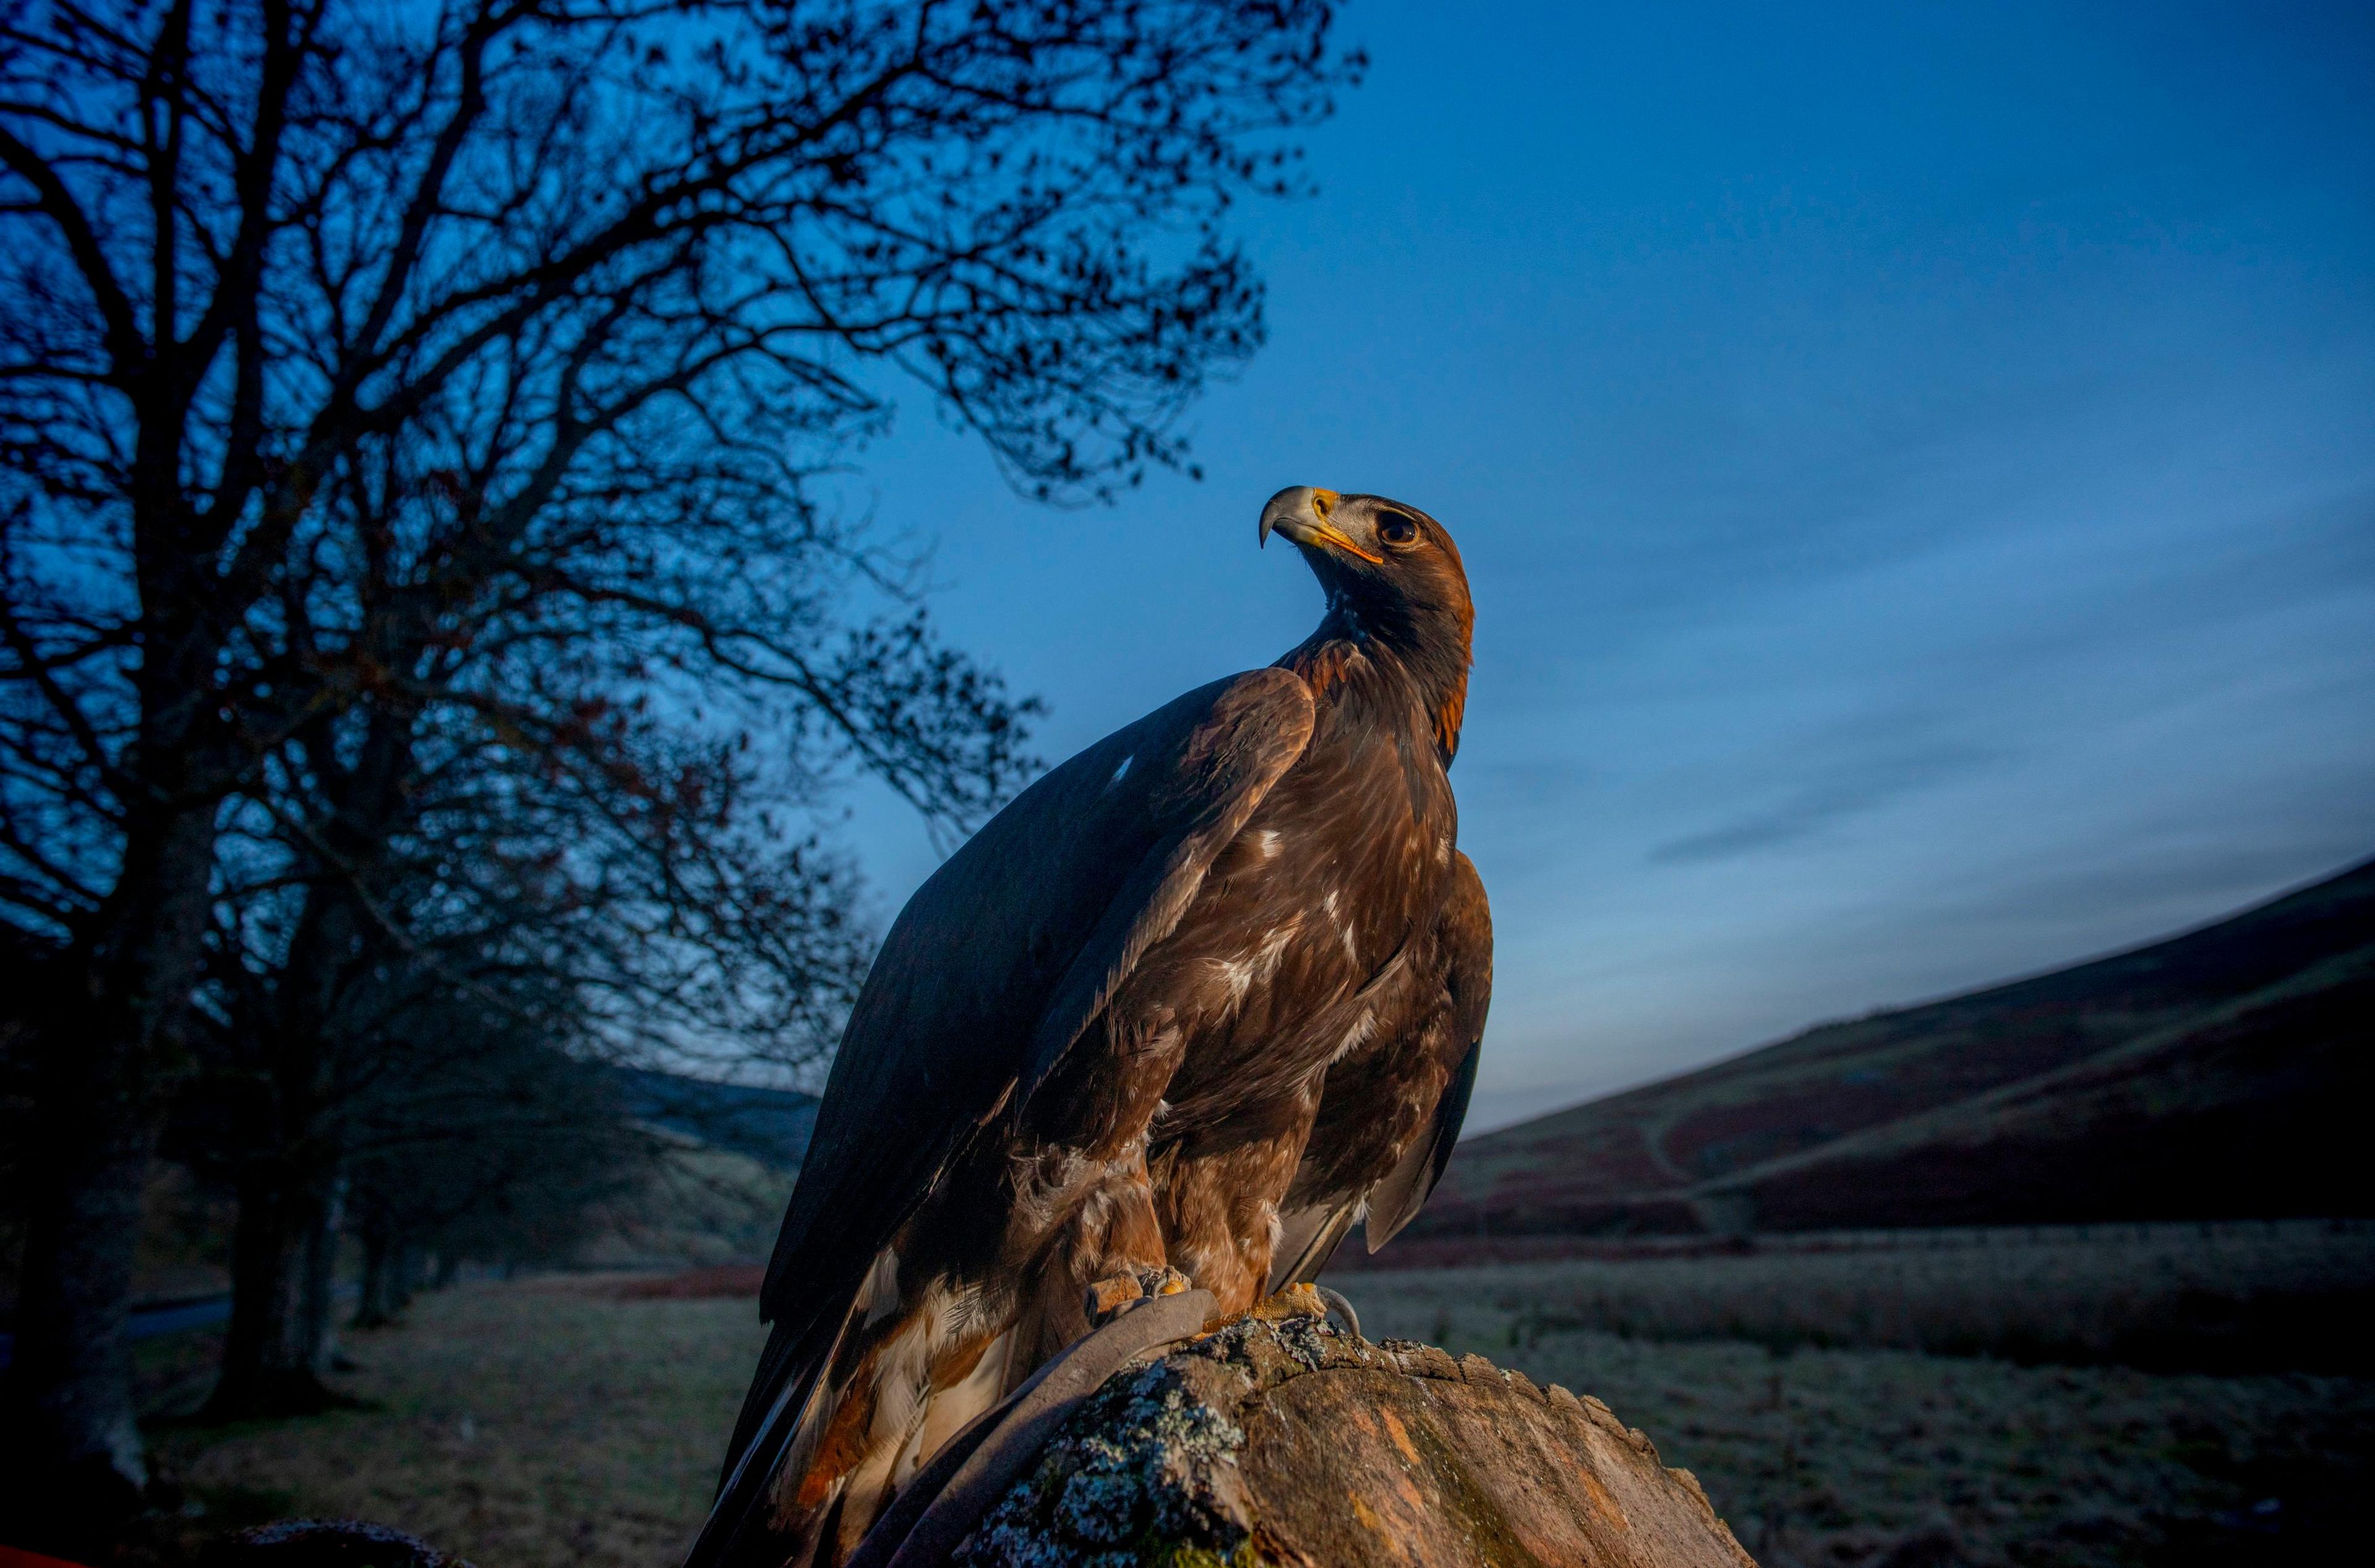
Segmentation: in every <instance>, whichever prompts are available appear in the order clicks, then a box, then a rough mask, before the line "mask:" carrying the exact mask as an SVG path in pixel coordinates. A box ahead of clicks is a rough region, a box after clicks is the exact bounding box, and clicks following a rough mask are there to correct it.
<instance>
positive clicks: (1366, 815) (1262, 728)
mask: <svg viewBox="0 0 2375 1568" xmlns="http://www.w3.org/2000/svg"><path fill="white" fill-rule="evenodd" d="M1273 530H1275V531H1277V532H1279V533H1281V534H1282V535H1284V536H1286V537H1288V538H1290V539H1292V540H1294V543H1295V544H1296V545H1297V546H1298V547H1299V548H1301V550H1302V551H1303V554H1304V556H1305V559H1306V560H1308V561H1309V563H1310V565H1311V567H1312V570H1313V572H1315V574H1316V575H1317V577H1318V578H1319V581H1320V584H1321V586H1322V587H1323V589H1325V590H1326V592H1327V595H1328V610H1327V613H1326V615H1325V617H1324V618H1323V619H1321V621H1320V624H1319V628H1318V630H1317V631H1315V632H1314V633H1313V634H1312V635H1311V637H1310V638H1308V639H1306V641H1305V642H1304V643H1302V644H1301V645H1300V646H1299V647H1297V648H1295V649H1294V651H1293V652H1292V653H1290V654H1287V655H1286V657H1285V658H1283V659H1282V660H1281V661H1280V662H1279V663H1278V665H1276V666H1273V667H1271V668H1270V669H1267V670H1257V671H1254V672H1251V673H1250V674H1247V675H1242V676H1238V677H1235V678H1231V679H1228V680H1224V681H1219V682H1216V683H1214V684H1213V685H1211V686H1208V687H1205V688H1202V689H1201V690H1197V691H1192V692H1189V693H1188V695H1187V696H1185V697H1182V698H1180V699H1178V700H1177V701H1174V702H1172V703H1170V704H1168V705H1166V706H1164V707H1163V708H1161V709H1158V710H1157V711H1155V712H1154V713H1151V714H1149V715H1148V716H1147V717H1146V718H1144V719H1141V720H1140V721H1139V722H1138V723H1136V724H1134V725H1129V726H1128V727H1127V728H1125V729H1123V730H1120V731H1119V732H1117V733H1116V734H1115V735H1113V736H1110V737H1107V738H1106V739H1105V740H1103V741H1100V742H1099V743H1097V744H1096V745H1095V746H1093V747H1091V748H1089V749H1087V750H1085V751H1083V752H1081V754H1080V755H1079V756H1077V757H1075V758H1073V759H1072V760H1069V761H1068V762H1066V763H1064V764H1063V765H1062V766H1061V767H1059V768H1057V769H1056V770H1054V771H1053V772H1050V773H1049V774H1048V775H1047V776H1046V778H1044V779H1042V780H1041V781H1040V782H1039V783H1037V784H1034V785H1033V786H1032V787H1031V788H1030V789H1028V790H1026V791H1024V792H1023V794H1022V796H1019V797H1017V798H1016V800H1015V801H1014V802H1013V804H1012V805H1010V806H1009V807H1008V808H1006V809H1005V810H1004V811H1002V812H1000V813H999V814H998V817H997V818H996V819H993V820H992V821H991V822H990V823H989V824H988V825H987V826H986V827H985V828H984V829H983V830H982V831H980V832H979V833H978V834H976V835H975V837H974V838H973V840H972V841H971V842H969V843H967V844H966V845H965V846H964V847H963V849H962V850H960V851H959V852H958V853H957V854H956V855H953V856H951V858H950V860H949V862H948V863H947V864H946V865H945V866H943V867H941V868H940V869H939V872H938V873H936V874H935V875H934V876H933V877H932V878H931V879H930V880H929V881H928V882H927V883H926V884H925V885H924V887H923V888H922V889H921V890H918V891H917V893H916V896H915V898H914V899H913V900H911V901H910V902H909V903H908V905H907V907H906V909H905V910H904V911H903V912H902V913H901V914H900V917H899V919H898V921H897V923H896V924H895V925H893V926H892V931H891V934H890V936H889V937H888V938H887V939H886V940H885V942H884V944H883V949H882V953H881V955H880V958H879V959H878V960H877V961H876V963H875V967H874V970H873V972H872V973H871V974H870V975H869V976H868V980H867V984H866V989H865V992H864V994H863V995H862V996H860V998H859V1001H858V1005H857V1009H856V1010H855V1012H854V1013H853V1015H852V1017H851V1020H850V1024H849V1028H848V1031H847V1032H846V1034H845V1037H844V1041H843V1045H842V1050H841V1054H840V1055H839V1056H838V1057H837V1058H836V1060H835V1062H834V1065H833V1077H832V1081H831V1083H830V1084H829V1086H828V1088H827V1091H826V1094H825V1102H824V1105H823V1107H822V1110H821V1114H820V1116H819V1121H818V1126H817V1134H816V1138H815V1141H814V1142H813V1143H812V1144H811V1146H810V1149H809V1158H808V1162H807V1164H806V1166H805V1167H804V1169H803V1171H802V1173H801V1176H800V1181H799V1185H798V1187H797V1188H796V1190H795V1191H794V1193H793V1196H792V1201H791V1205H790V1208H789V1210H788V1211H787V1212H786V1215H785V1220H784V1230H783V1235H782V1237H781V1239H780V1240H779V1241H778V1243H777V1245H776V1250H775V1256H774V1261H773V1262H772V1263H771V1264H770V1266H769V1268H768V1278H767V1282H766V1286H765V1289H764V1291H763V1292H762V1297H761V1309H762V1313H763V1315H765V1316H766V1318H767V1319H768V1320H769V1321H770V1322H772V1323H773V1324H774V1333H773V1335H772V1337H771V1338H770V1339H769V1341H768V1345H767V1349H766V1351H765V1353H764V1354H763V1355H762V1359H761V1362H760V1366H759V1371H758V1373H757V1375H756V1377H755V1378H754V1379H753V1381H752V1384H751V1389H750V1397H749V1399H748V1400H747V1401H746V1403H745V1406H744V1409H743V1412H742V1418H741V1421H740V1422H739V1423H738V1427H737V1430H736V1432H735V1434H734V1440H733V1444H732V1448H731V1450H730V1453H729V1457H728V1460H727V1471H726V1476H725V1480H724V1481H723V1483H722V1485H721V1487H720V1491H719V1496H718V1500H717V1503H716V1506H715V1509H714V1510H713V1512H712V1515H711V1517H710V1520H709V1523H708V1526H707V1527H705V1528H704V1529H703V1534H702V1538H701V1540H700V1541H699V1542H698V1543H697V1544H696V1545H695V1547H694V1549H693V1553H692V1558H691V1562H692V1563H693V1564H695V1565H699V1568H706V1565H708V1564H711V1563H731V1564H734V1565H735V1568H779V1565H782V1564H786V1563H798V1564H808V1563H819V1564H830V1563H834V1562H840V1561H841V1560H843V1559H844V1558H845V1557H846V1556H847V1554H848V1552H849V1551H850V1550H852V1549H853V1548H854V1547H855V1546H856V1544H857V1541H858V1539H860V1538H861V1537H862V1536H863V1534H864V1533H865V1530H866V1527H868V1525H869V1524H870V1523H871V1522H872V1521H873V1520H874V1518H875V1517H876V1516H877V1515H879V1514H880V1511H881V1509H882V1508H883V1507H884V1506H886V1505H887V1504H888V1503H889V1501H890V1499H891V1498H892V1495H893V1494H894V1493H895V1492H896V1491H897V1490H898V1488H899V1486H900V1485H901V1484H902V1483H903V1482H904V1480H906V1478H907V1477H909V1476H910V1475H912V1474H913V1473H914V1472H915V1471H916V1469H917V1468H920V1467H921V1466H922V1465H923V1464H924V1463H925V1462H926V1461H927V1460H928V1459H929V1458H930V1456H931V1455H932V1453H933V1452H934V1451H935V1450H936V1449H937V1448H938V1447H939V1445H940V1444H941V1443H943V1442H945V1441H946V1439H947V1438H948V1437H949V1436H951V1434H953V1433H954V1432H956V1431H957V1430H958V1429H959V1428H961V1427H962V1426H963V1424H964V1423H965V1422H966V1421H970V1420H971V1419H973V1418H974V1417H975V1415H977V1414H979V1413H980V1412H981V1411H983V1410H985V1409H989V1408H990V1407H991V1406H992V1405H994V1404H995V1403H996V1402H997V1401H998V1399H999V1398H1001V1397H1004V1395H1005V1394H1006V1393H1007V1392H1008V1391H1009V1390H1010V1389H1011V1388H1013V1387H1014V1386H1015V1385H1017V1384H1019V1383H1020V1382H1022V1379H1023V1378H1025V1377H1026V1376H1028V1375H1029V1373H1031V1372H1032V1371H1033V1370H1034V1368H1036V1367H1037V1366H1039V1365H1040V1364H1041V1363H1042V1362H1045V1361H1046V1359H1047V1358H1048V1357H1049V1356H1051V1355H1053V1354H1054V1353H1055V1352H1056V1351H1058V1350H1061V1349H1062V1348H1063V1347H1064V1346H1065V1345H1067V1344H1069V1343H1070V1342H1071V1341H1072V1340H1074V1339H1076V1338H1079V1337H1080V1336H1081V1335H1082V1334H1083V1333H1085V1332H1087V1330H1088V1328H1089V1327H1090V1326H1091V1325H1090V1322H1089V1318H1088V1309H1087V1306H1086V1296H1087V1292H1088V1288H1089V1287H1090V1286H1092V1285H1095V1284H1098V1283H1100V1282H1113V1281H1117V1280H1126V1281H1128V1287H1127V1288H1129V1289H1137V1288H1145V1289H1153V1290H1163V1289H1173V1288H1177V1287H1178V1286H1179V1285H1180V1284H1182V1283H1185V1282H1193V1283H1194V1284H1196V1285H1199V1286H1201V1287H1203V1288H1205V1289H1208V1290H1210V1291H1212V1293H1213V1295H1214V1297H1215V1298H1216V1299H1217V1301H1218V1302H1219V1303H1220V1307H1221V1310H1222V1312H1223V1314H1226V1315H1234V1314H1236V1313H1241V1312H1243V1311H1245V1310H1246V1309H1247V1308H1248V1307H1250V1306H1251V1305H1252V1304H1253V1303H1254V1302H1255V1301H1256V1300H1257V1299H1258V1298H1259V1297H1260V1296H1261V1295H1262V1294H1263V1293H1265V1292H1266V1291H1269V1290H1270V1289H1272V1288H1274V1287H1275V1286H1276V1285H1279V1284H1283V1283H1286V1282H1288V1281H1290V1280H1294V1279H1309V1278H1311V1277H1312V1276H1314V1275H1316V1274H1317V1272H1318V1270H1319V1269H1320V1267H1323V1266H1324V1265H1325V1264H1326V1262H1327V1259H1328V1255H1329V1252H1330V1251H1332V1250H1333V1248H1334V1247H1335V1245H1336V1244H1337V1243H1338V1242H1339V1241H1340V1240H1341V1238H1342V1236H1343V1235H1344V1234H1345V1232H1347V1230H1348V1229H1349V1228H1350V1226H1351V1225H1352V1223H1353V1220H1355V1219H1356V1218H1358V1217H1359V1216H1360V1215H1361V1214H1362V1213H1363V1212H1366V1213H1367V1215H1368V1220H1369V1226H1368V1230H1369V1244H1370V1246H1371V1248H1372V1250H1374V1249H1375V1247H1376V1246H1377V1245H1378V1244H1381V1243H1382V1242H1383V1240H1384V1239H1385V1238H1386V1237H1387V1236H1388V1235H1390V1234H1392V1232H1394V1231H1395V1230H1396V1229H1398V1228H1399V1227H1400V1225H1401V1224H1402V1223H1404V1222H1405V1221H1407V1220H1409V1218H1410V1216H1411V1215H1412V1213H1414V1212H1416V1210H1417V1208H1418V1206H1419V1204H1420V1203H1421V1202H1422V1201H1424V1197H1425V1196H1426V1193H1427V1191H1428V1189H1430V1188H1431V1187H1432V1186H1433V1185H1434V1184H1435V1179H1436V1176H1437V1175H1438V1174H1440V1173H1441V1171H1442V1167H1443V1161H1444V1159H1445V1158H1446V1157H1447V1155H1448V1153H1449V1150H1450V1147H1451V1143H1452V1140H1453V1139H1454V1138H1456V1137H1457V1135H1458V1132H1459V1120H1460V1117H1461V1115H1462V1114H1464V1112H1465V1110H1466V1106H1467V1099H1468V1090H1469V1086H1470V1085H1471V1083H1472V1082H1473V1081H1474V1075H1475V1064H1476V1053H1477V1044H1478V1041H1479V1038H1480V1037H1481V1035H1482V1033H1483V1023H1484V1010H1485V1005H1486V1001H1487V998H1488V996H1489V994H1490V990H1491V984H1492V933H1491V924H1490V920H1489V917H1488V915H1487V913H1486V909H1485V902H1484V896H1483V887H1482V885H1481V884H1480V883H1479V882H1478V881H1477V878H1476V873H1475V868H1474V867H1471V865H1469V863H1468V861H1467V858H1466V857H1465V856H1464V855H1460V854H1459V852H1458V849H1457V838H1458V831H1459V821H1458V812H1457V808H1456V807H1455V805H1454V803H1453V800H1452V796H1451V788H1450V784H1449V782H1448V780H1447V776H1446V772H1445V770H1446V769H1447V767H1448V765H1449V763H1450V760H1451V757H1452V754H1453V752H1454V751H1455V750H1456V749H1457V748H1458V746H1459V725H1460V722H1461V714H1462V710H1463V706H1464V703H1465V699H1466V693H1467V682H1468V662H1469V633H1470V629H1471V624H1472V619H1473V618H1472V613H1471V608H1470V603H1469V596H1468V585H1467V578H1466V575H1465V573H1464V572H1463V571H1462V569H1461V566H1460V562H1459V552H1458V550H1457V548H1455V547H1454V546H1453V544H1452V542H1451V538H1450V536H1449V535H1448V534H1447V533H1446V532H1445V531H1444V529H1443V527H1442V525H1440V524H1438V523H1436V521H1435V520H1434V519H1433V518H1431V517H1428V516H1427V515H1426V514H1425V513H1421V512H1419V511H1417V510H1416V509H1415V508H1412V507H1407V506H1403V505H1401V504H1400V503H1398V502H1393V501H1386V500H1384V499H1382V498H1379V497H1376V496H1339V495H1337V494H1335V493H1334V492H1332V491H1328V490H1314V489H1291V490H1285V491H1282V492H1281V493H1280V494H1279V495H1278V496H1277V497H1275V498H1273V499H1272V501H1271V502H1270V506H1269V507H1268V508H1267V509H1265V511H1264V513H1263V514H1262V524H1261V533H1262V536H1263V537H1264V538H1265V539H1267V538H1268V536H1270V533H1271V532H1272V531H1273Z"/></svg>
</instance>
